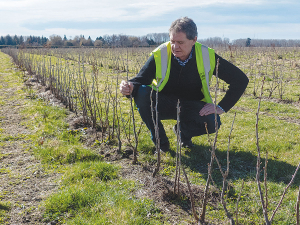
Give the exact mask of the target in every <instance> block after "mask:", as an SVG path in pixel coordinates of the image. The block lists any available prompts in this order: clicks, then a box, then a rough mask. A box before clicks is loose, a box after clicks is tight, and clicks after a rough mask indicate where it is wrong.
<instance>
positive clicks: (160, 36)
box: [0, 33, 300, 48]
mask: <svg viewBox="0 0 300 225" xmlns="http://www.w3.org/2000/svg"><path fill="white" fill-rule="evenodd" d="M168 40H169V34H168V33H151V34H147V35H145V36H141V37H136V36H130V35H124V34H118V35H116V34H113V35H104V36H99V37H97V38H96V40H92V39H91V37H88V38H85V37H84V36H83V35H80V36H75V37H74V38H69V39H68V38H67V37H66V35H64V37H61V36H59V35H51V36H50V37H49V38H46V37H43V36H42V37H39V36H24V37H23V36H17V35H15V36H10V35H6V36H1V37H0V46H19V47H38V46H44V47H82V46H86V47H105V48H109V47H113V48H116V47H145V46H157V45H159V44H161V43H164V42H166V41H168ZM198 41H199V42H200V43H202V44H204V45H207V46H209V47H212V48H216V47H227V46H229V45H234V46H240V47H298V46H300V40H286V39H251V38H246V39H236V40H233V41H230V39H229V38H220V37H211V38H206V39H198Z"/></svg>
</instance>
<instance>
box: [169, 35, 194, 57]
mask: <svg viewBox="0 0 300 225" xmlns="http://www.w3.org/2000/svg"><path fill="white" fill-rule="evenodd" d="M170 41H171V50H172V53H173V55H174V56H176V57H177V58H179V59H180V60H182V61H184V60H186V59H187V58H188V57H189V54H190V53H191V51H192V48H193V46H194V44H195V43H196V41H197V37H195V38H194V40H189V39H187V37H186V34H185V33H183V32H177V33H170Z"/></svg>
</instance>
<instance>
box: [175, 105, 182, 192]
mask: <svg viewBox="0 0 300 225" xmlns="http://www.w3.org/2000/svg"><path fill="white" fill-rule="evenodd" d="M179 104H180V100H179V99H178V102H177V129H176V137H177V150H176V172H175V182H174V194H175V193H176V187H177V188H178V192H177V193H178V195H179V177H180V160H179V157H180V152H181V135H180V117H179V115H180V107H179Z"/></svg>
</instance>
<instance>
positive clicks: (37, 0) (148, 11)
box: [0, 0, 300, 39]
mask: <svg viewBox="0 0 300 225" xmlns="http://www.w3.org/2000/svg"><path fill="white" fill-rule="evenodd" d="M297 1H298V0H290V1H287V2H286V1H285V2H283V1H282V0H273V1H271V0H210V1H207V0H189V1H187V2H182V0H152V1H151V2H147V1H141V0H131V1H128V0H127V1H126V0H101V1H99V0H85V1H79V0H0V21H1V26H0V36H1V35H6V34H11V35H14V34H17V35H21V34H22V35H38V36H41V35H44V36H47V37H48V36H50V35H51V34H58V35H63V34H66V35H67V36H68V37H69V36H75V35H80V34H84V35H90V36H92V37H97V36H99V35H104V34H113V33H115V34H120V33H123V34H128V35H144V34H147V33H153V32H167V30H168V26H169V24H170V23H171V21H172V20H174V19H176V18H178V17H180V16H186V15H187V16H191V17H192V18H193V19H194V20H195V22H196V23H197V25H198V29H199V36H200V34H208V35H209V36H222V34H224V36H225V37H229V38H230V39H233V38H239V37H237V36H238V35H246V36H247V35H248V36H249V34H252V33H261V34H264V35H268V33H267V32H269V33H271V34H272V33H273V34H275V33H276V34H277V35H278V37H279V36H283V35H286V37H287V38H288V35H294V36H296V34H298V36H299V33H297V30H300V29H299V26H298V25H297V26H298V27H297V29H295V28H294V27H293V26H294V25H291V23H292V22H291V21H288V19H289V18H290V17H289V16H286V15H283V14H282V13H283V11H282V10H281V11H280V7H277V8H278V9H276V10H278V12H272V14H268V13H267V12H268V10H267V8H268V6H272V7H274V6H275V5H276V4H280V5H281V4H283V3H284V4H285V5H286V4H290V5H291V7H293V6H295V4H296V5H298V6H299V3H298V2H297ZM268 4H269V5H268ZM240 7H242V9H243V10H248V9H249V12H248V13H247V11H246V15H243V13H242V12H241V11H240ZM251 7H252V8H251ZM264 8H266V9H265V11H263V10H262V9H264ZM275 8H276V7H275ZM216 9H218V10H216ZM222 9H223V10H222ZM227 9H230V12H227V11H226V10H227ZM250 9H251V10H252V11H250ZM256 9H259V10H261V11H260V12H258V13H256V14H254V15H252V12H254V11H255V10H256ZM198 11H199V12H198ZM293 17H296V19H295V18H294V20H297V19H298V18H299V16H298V15H293ZM281 18H282V19H284V20H285V23H287V24H286V25H284V24H282V25H281V28H282V31H283V30H284V31H285V32H284V33H283V32H282V33H280V32H277V29H276V28H277V27H278V26H273V25H270V23H272V21H273V22H274V21H279V20H281ZM3 21H4V22H3ZM59 21H61V22H62V24H64V23H63V22H68V23H65V27H63V26H58V27H59V28H55V24H58V22H59ZM80 22H84V23H86V24H88V25H89V26H88V27H83V28H82V29H81V27H80V26H84V25H82V23H80ZM101 22H102V23H106V24H113V23H112V22H115V23H114V24H113V25H112V26H111V27H107V26H106V27H105V29H98V27H95V28H94V27H93V24H97V23H101ZM124 22H126V23H127V24H129V25H130V24H133V25H131V26H126V28H125V27H121V26H120V25H118V23H119V24H122V25H124ZM136 22H139V23H140V26H139V27H136V26H135V25H136ZM70 23H72V26H69V27H67V26H68V25H69V24H70ZM76 23H78V24H80V26H79V25H78V26H77V25H76ZM141 23H142V24H145V26H142V25H141ZM243 23H244V24H246V25H243ZM274 23H275V22H274ZM127 24H126V25H127ZM154 24H156V26H154ZM251 24H252V25H251ZM28 25H30V26H28ZM38 25H40V26H39V27H38ZM49 25H51V26H49ZM113 26H115V27H113ZM50 27H51V28H50ZM53 27H54V28H53ZM70 28H72V29H70ZM74 28H75V29H74ZM87 28H88V29H87ZM96 28H97V29H96ZM100 28H101V27H100ZM299 32H300V31H299Z"/></svg>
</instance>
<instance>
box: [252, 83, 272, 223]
mask: <svg viewBox="0 0 300 225" xmlns="http://www.w3.org/2000/svg"><path fill="white" fill-rule="evenodd" d="M264 81H265V78H264V79H263V82H262V86H261V94H260V97H259V102H258V107H257V113H256V124H255V127H256V132H255V133H256V147H257V163H256V182H257V187H258V191H259V196H260V201H261V204H262V210H263V214H264V218H265V221H266V224H267V225H269V224H271V223H270V221H269V219H268V213H267V209H266V205H265V201H264V197H263V193H262V190H261V186H260V179H259V176H260V148H259V137H258V120H259V117H258V115H259V110H260V102H261V98H262V94H263V86H264Z"/></svg>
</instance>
